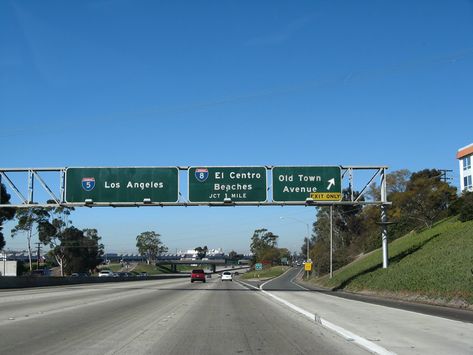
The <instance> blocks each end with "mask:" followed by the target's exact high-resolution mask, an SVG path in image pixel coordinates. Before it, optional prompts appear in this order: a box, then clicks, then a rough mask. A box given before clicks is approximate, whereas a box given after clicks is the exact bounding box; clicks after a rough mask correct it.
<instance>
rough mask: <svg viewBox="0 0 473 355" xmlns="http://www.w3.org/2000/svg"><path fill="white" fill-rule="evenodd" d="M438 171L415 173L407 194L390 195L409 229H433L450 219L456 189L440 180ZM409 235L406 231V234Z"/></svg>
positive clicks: (408, 184) (409, 183) (407, 188)
mask: <svg viewBox="0 0 473 355" xmlns="http://www.w3.org/2000/svg"><path fill="white" fill-rule="evenodd" d="M441 176H442V174H441V173H440V172H439V171H438V170H435V169H432V170H429V169H425V170H422V171H419V172H417V173H413V174H412V176H411V179H410V181H409V182H408V183H407V186H406V191H405V192H396V193H393V194H392V195H391V199H392V202H393V205H394V209H395V211H396V212H397V214H398V216H399V217H400V219H403V220H404V222H406V221H407V222H410V223H405V224H407V226H408V227H409V226H412V227H414V228H421V227H427V228H431V227H432V225H433V224H434V222H436V221H438V220H439V219H441V218H444V217H446V216H447V210H448V206H449V205H450V204H451V203H453V202H454V201H455V200H456V198H457V195H456V188H455V187H452V186H450V185H449V184H448V183H446V182H443V181H442V180H441ZM404 232H406V231H404Z"/></svg>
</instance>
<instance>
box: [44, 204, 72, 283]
mask: <svg viewBox="0 0 473 355" xmlns="http://www.w3.org/2000/svg"><path fill="white" fill-rule="evenodd" d="M48 202H50V201H48ZM73 210H74V208H72V207H62V206H60V207H54V208H50V209H49V212H48V217H49V219H47V220H41V221H39V223H38V232H39V233H38V236H39V241H40V242H41V243H43V244H44V245H49V247H50V248H51V251H50V254H51V255H52V256H53V257H54V259H55V260H56V262H57V264H58V265H59V268H60V270H61V276H64V268H65V266H66V264H67V262H68V254H67V250H66V248H67V244H65V243H62V240H63V239H67V238H68V236H67V235H66V236H64V235H63V233H64V232H65V231H66V230H67V229H68V228H70V227H71V226H72V222H71V221H70V220H69V216H70V214H71V211H73ZM68 232H70V231H68Z"/></svg>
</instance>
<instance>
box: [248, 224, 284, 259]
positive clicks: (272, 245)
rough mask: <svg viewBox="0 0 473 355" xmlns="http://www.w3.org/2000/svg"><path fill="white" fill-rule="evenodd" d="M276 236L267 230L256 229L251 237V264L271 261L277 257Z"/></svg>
mask: <svg viewBox="0 0 473 355" xmlns="http://www.w3.org/2000/svg"><path fill="white" fill-rule="evenodd" d="M278 238H279V237H278V236H277V235H275V234H273V233H272V232H269V231H268V230H267V229H264V228H262V229H256V230H255V231H254V233H253V236H252V237H251V244H250V250H251V252H252V253H253V262H256V261H259V260H273V259H274V258H277V257H278V255H279V251H278V249H277V247H276V246H277V244H278V242H277V240H278Z"/></svg>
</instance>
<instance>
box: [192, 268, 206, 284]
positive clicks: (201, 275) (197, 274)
mask: <svg viewBox="0 0 473 355" xmlns="http://www.w3.org/2000/svg"><path fill="white" fill-rule="evenodd" d="M194 281H202V282H205V272H204V270H202V269H194V270H192V272H191V282H194Z"/></svg>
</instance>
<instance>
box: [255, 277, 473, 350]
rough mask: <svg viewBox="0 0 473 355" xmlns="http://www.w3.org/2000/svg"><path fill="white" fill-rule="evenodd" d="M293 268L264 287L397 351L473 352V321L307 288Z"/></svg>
mask: <svg viewBox="0 0 473 355" xmlns="http://www.w3.org/2000/svg"><path fill="white" fill-rule="evenodd" d="M298 272H299V270H297V269H291V270H290V271H289V272H287V273H286V274H284V275H283V276H281V277H279V278H276V279H274V280H272V281H269V282H267V283H265V284H263V289H264V290H266V291H267V292H269V293H270V294H272V295H274V296H276V297H279V298H281V299H282V300H285V301H287V302H290V303H291V304H293V305H295V306H298V307H300V308H301V309H303V310H305V311H307V312H310V313H312V314H315V315H317V316H318V317H320V318H322V319H323V320H326V321H328V322H330V323H333V324H335V325H338V326H340V327H343V329H344V330H347V331H350V332H352V333H355V334H356V335H358V336H361V337H363V338H364V339H367V340H369V341H372V342H373V343H375V344H378V345H380V346H382V347H383V348H385V349H387V350H388V351H392V352H395V353H398V354H473V337H472V334H473V324H472V323H470V322H464V321H457V320H451V319H447V318H443V317H438V316H432V315H428V314H422V313H417V312H412V311H408V310H404V309H399V308H393V307H386V306H383V305H380V304H372V303H367V302H366V301H363V302H362V301H357V300H353V299H346V298H342V297H336V296H333V295H331V294H330V293H325V292H323V293H322V292H316V291H309V290H304V289H303V288H301V287H299V286H296V285H295V284H294V283H293V282H292V280H293V278H294V277H295V275H296V274H297V273H298Z"/></svg>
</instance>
